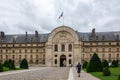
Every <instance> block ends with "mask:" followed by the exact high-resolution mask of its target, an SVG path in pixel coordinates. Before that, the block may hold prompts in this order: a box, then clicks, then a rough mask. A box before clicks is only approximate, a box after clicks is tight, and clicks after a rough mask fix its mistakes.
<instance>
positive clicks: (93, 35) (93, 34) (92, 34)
mask: <svg viewBox="0 0 120 80" xmlns="http://www.w3.org/2000/svg"><path fill="white" fill-rule="evenodd" d="M91 37H95V28H93V29H92V33H91Z"/></svg>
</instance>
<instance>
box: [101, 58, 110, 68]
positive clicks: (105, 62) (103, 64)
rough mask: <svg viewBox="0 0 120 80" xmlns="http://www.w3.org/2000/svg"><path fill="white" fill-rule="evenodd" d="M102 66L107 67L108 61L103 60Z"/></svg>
mask: <svg viewBox="0 0 120 80" xmlns="http://www.w3.org/2000/svg"><path fill="white" fill-rule="evenodd" d="M102 66H103V68H104V67H109V64H108V61H107V60H103V61H102Z"/></svg>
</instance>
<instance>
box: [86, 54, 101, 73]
mask: <svg viewBox="0 0 120 80" xmlns="http://www.w3.org/2000/svg"><path fill="white" fill-rule="evenodd" d="M102 71H103V67H102V63H101V60H100V58H99V57H98V55H97V54H96V53H94V54H93V56H92V58H91V60H90V61H89V63H88V65H87V72H102Z"/></svg>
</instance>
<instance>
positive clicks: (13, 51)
mask: <svg viewBox="0 0 120 80" xmlns="http://www.w3.org/2000/svg"><path fill="white" fill-rule="evenodd" d="M5 52H6V53H8V52H12V53H16V52H19V53H21V52H25V53H27V52H31V53H32V52H45V49H43V50H42V51H41V50H38V49H36V50H34V51H33V50H32V49H31V50H27V49H25V50H23V49H22V50H21V49H19V50H18V51H17V50H9V51H8V50H7V49H6V50H5ZM0 53H3V50H0Z"/></svg>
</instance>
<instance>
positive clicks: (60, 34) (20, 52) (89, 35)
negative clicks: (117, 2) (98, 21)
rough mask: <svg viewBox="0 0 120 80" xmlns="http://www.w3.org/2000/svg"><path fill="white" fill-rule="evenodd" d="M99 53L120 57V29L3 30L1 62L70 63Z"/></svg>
mask: <svg viewBox="0 0 120 80" xmlns="http://www.w3.org/2000/svg"><path fill="white" fill-rule="evenodd" d="M93 53H97V54H98V55H99V57H100V58H101V60H104V59H106V60H108V61H109V62H111V61H112V60H119V62H120V59H119V58H120V32H119V31H118V32H117V31H116V32H112V31H111V32H96V31H95V29H93V30H92V31H91V32H85V33H83V32H77V31H74V30H73V29H72V28H70V27H68V26H60V27H57V28H55V29H54V30H53V31H52V32H51V33H48V34H39V33H38V32H37V31H35V34H28V33H27V32H26V33H25V34H14V35H6V34H5V33H4V32H0V62H4V61H5V60H6V59H12V60H14V62H15V63H16V64H19V63H20V61H21V60H22V59H23V58H26V59H27V60H28V62H29V64H41V65H45V66H70V65H76V64H77V63H78V62H83V61H85V60H87V61H89V60H90V58H91V56H92V54H93Z"/></svg>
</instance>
